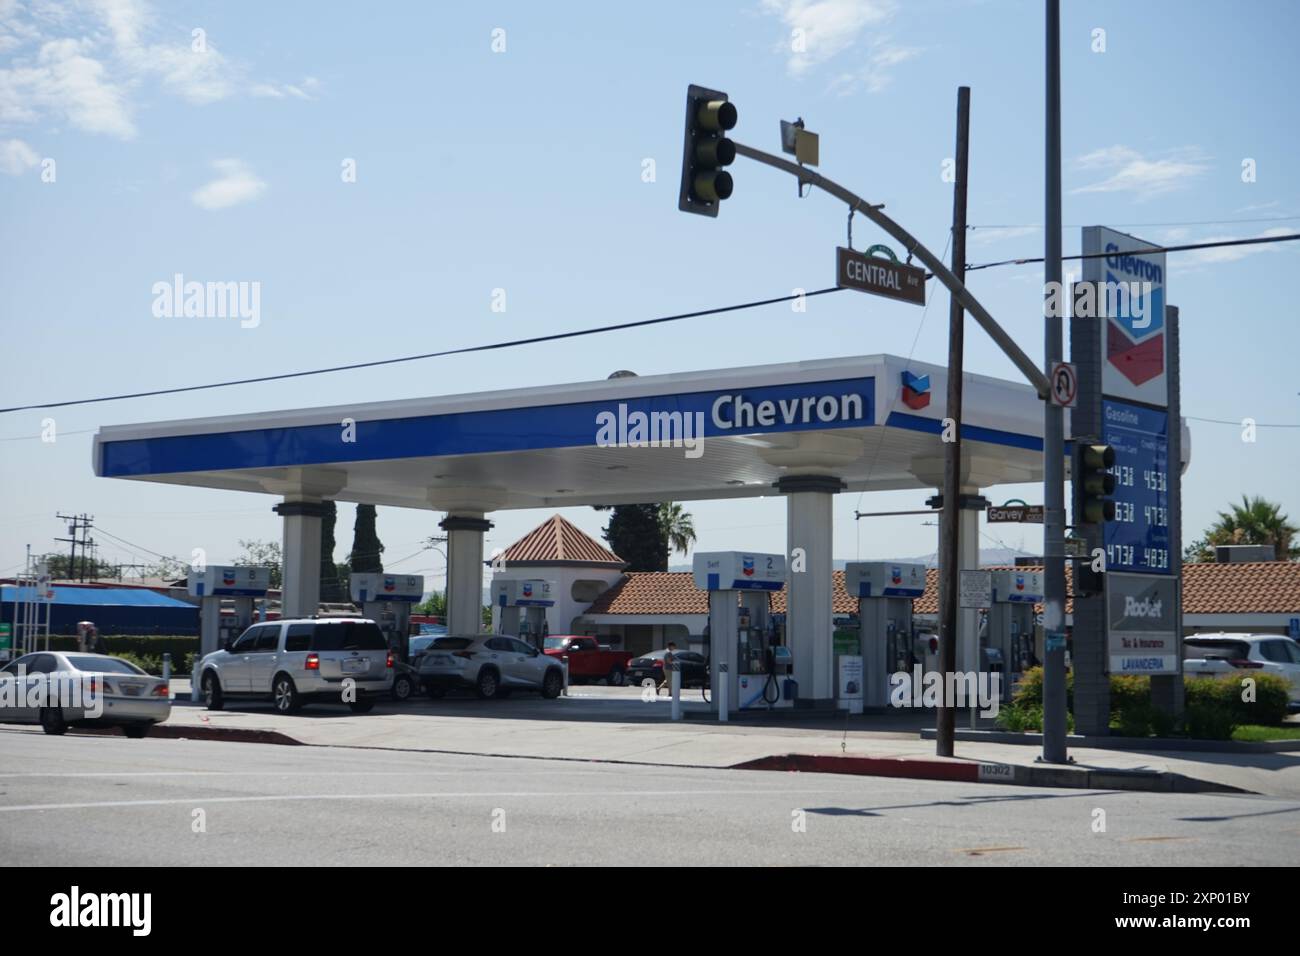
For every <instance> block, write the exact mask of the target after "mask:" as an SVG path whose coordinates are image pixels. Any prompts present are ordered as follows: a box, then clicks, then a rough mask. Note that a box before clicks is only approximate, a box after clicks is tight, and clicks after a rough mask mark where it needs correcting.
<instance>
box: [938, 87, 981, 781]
mask: <svg viewBox="0 0 1300 956" xmlns="http://www.w3.org/2000/svg"><path fill="white" fill-rule="evenodd" d="M969 153H970V87H969V86H961V87H958V88H957V155H956V156H955V157H954V158H955V160H956V164H957V168H956V177H957V178H956V181H955V182H954V183H953V192H952V274H953V275H954V276H956V277H957V281H958V282H960V283H962V284H963V285H964V284H965V282H966V183H967V160H968V157H969ZM965 316H966V310H965V308H963V306H962V304H961V300H960V299H958V298H957V296H956V295H955V294H954V295H953V296H952V302H951V304H950V305H949V307H948V409H947V413H946V417H947V418H948V421H946V422H944V438H945V444H944V449H943V510H942V511H941V512H940V517H939V582H940V583H939V593H940V594H941V595H942V602H943V606H942V607H940V609H939V614H940V617H939V621H940V626H939V671H940V673H941V674H945V675H947V674H953V673H955V672H956V670H957V614H958V612H957V594H958V591H959V590H960V585H959V572H958V563H959V561H960V555H961V549H960V547H959V539H958V538H959V531H960V528H961V385H962V351H963V347H964V340H963V333H964V331H965V329H964V319H965ZM949 430H951V440H948V436H949ZM967 666H972V665H971V662H969V661H967ZM974 666H975V668H976V669H978V666H979V665H978V662H976V663H975V664H974ZM945 685H946V686H949V685H947V682H946V681H945ZM956 725H957V711H956V707H955V702H954V701H951V700H949V699H948V698H947V695H944V697H943V699H942V701H941V703H940V706H939V714H938V722H937V725H936V730H935V753H936V754H938V755H939V756H940V757H951V756H952V755H953V738H954V736H955V733H956Z"/></svg>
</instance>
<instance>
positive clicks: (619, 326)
mask: <svg viewBox="0 0 1300 956" xmlns="http://www.w3.org/2000/svg"><path fill="white" fill-rule="evenodd" d="M1297 239H1300V233H1291V234H1288V235H1284V236H1261V237H1257V238H1254V239H1225V240H1220V241H1218V242H1193V243H1184V244H1182V245H1174V246H1147V247H1145V248H1141V249H1127V250H1124V252H1123V253H1122V254H1123V255H1154V254H1157V253H1166V252H1189V251H1193V250H1196V249H1222V248H1228V247H1232V246H1254V245H1266V244H1269V243H1274V242H1294V241H1295V240H1297ZM1108 255H1114V253H1106V252H1097V253H1089V254H1084V255H1077V256H1064V257H1062V258H1063V260H1066V261H1072V260H1079V259H1100V258H1104V257H1106V256H1108ZM1042 261H1043V258H1042V256H1033V257H1024V258H1017V259H1002V260H999V261H997V262H985V263H980V264H977V265H968V266H967V267H966V271H967V272H975V271H977V270H980V269H993V268H996V267H999V266H1012V265H1030V264H1032V263H1038V262H1042ZM932 278H934V273H926V279H927V280H928V279H932ZM842 291H843V288H842V287H840V286H832V287H829V288H825V289H815V290H813V291H812V292H799V293H795V294H792V295H783V296H777V297H775V298H771V299H757V300H754V301H752V302H741V303H739V304H736V305H724V306H720V307H718V308H713V309H700V310H697V311H695V312H681V313H678V314H676V315H663V316H657V317H656V318H653V319H639V320H637V321H634V322H616V323H613V324H611V325H601V326H596V327H595V328H590V329H575V330H572V331H568V332H555V333H552V334H551V335H535V336H531V337H529V338H523V339H508V340H506V341H503V342H489V343H486V344H483V345H467V346H464V347H462V348H458V349H444V350H442V351H440V352H424V353H422V354H419V355H403V356H398V357H397V358H389V359H376V360H374V361H371V362H353V363H351V364H349V365H334V366H330V367H328V368H316V369H304V370H302V371H298V372H281V373H280V374H278V375H260V376H256V377H254V378H239V379H230V380H228V381H224V382H208V383H205V384H203V385H182V386H178V387H176V388H160V389H152V390H150V391H146V392H125V393H122V394H118V395H102V396H99V397H97V398H79V399H72V400H69V401H62V402H39V403H36V404H32V405H14V406H11V407H9V408H0V415H2V414H5V413H7V412H26V411H32V410H35V409H40V408H67V407H70V406H74V405H96V404H100V403H102V402H118V401H125V400H127V399H133V398H154V397H157V396H160V395H177V394H180V393H182V392H200V391H206V390H209V389H214V388H230V387H232V386H235V385H255V384H257V383H259V382H278V381H284V380H286V379H293V378H305V377H307V376H311V375H327V374H329V373H331V372H347V371H353V370H356V369H363V368H378V367H381V366H385V365H397V364H400V363H403V362H418V361H422V360H424V359H431V358H445V357H447V356H450V355H467V354H470V353H473V352H491V351H496V350H500V349H508V348H517V347H519V346H521V345H536V344H539V343H542V342H557V341H560V340H563V339H573V338H580V337H583V336H587V335H600V334H602V333H605V332H617V331H621V330H623V329H635V328H643V327H645V326H650V325H660V324H662V323H665V322H680V321H682V320H684V319H697V318H703V317H705V316H710V315H722V314H725V313H727V312H739V311H742V310H744V309H755V308H759V307H761V306H765V305H775V304H777V303H780V302H793V301H794V300H796V299H800V298H812V297H813V296H819V295H828V294H830V293H832V292H842ZM15 437H17V438H23V437H26V436H15Z"/></svg>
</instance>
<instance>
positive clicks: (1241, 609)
mask: <svg viewBox="0 0 1300 956" xmlns="http://www.w3.org/2000/svg"><path fill="white" fill-rule="evenodd" d="M1252 612H1253V613H1256V614H1295V613H1297V612H1300V564H1297V563H1296V562H1294V561H1260V562H1252V563H1245V562H1243V563H1241V564H1185V565H1183V613H1184V614H1243V613H1252Z"/></svg>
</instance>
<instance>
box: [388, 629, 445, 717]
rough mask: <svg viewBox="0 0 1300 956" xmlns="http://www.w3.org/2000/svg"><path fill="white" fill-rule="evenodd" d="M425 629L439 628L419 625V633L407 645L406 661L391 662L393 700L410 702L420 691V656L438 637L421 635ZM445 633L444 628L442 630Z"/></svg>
mask: <svg viewBox="0 0 1300 956" xmlns="http://www.w3.org/2000/svg"><path fill="white" fill-rule="evenodd" d="M426 627H441V625H437V624H424V625H421V633H420V634H419V635H418V636H416V637H412V638H411V639H410V643H409V644H408V645H407V648H406V650H407V654H408V655H409V656H408V657H407V660H406V661H394V662H393V700H399V701H400V700H410V699H411V698H412V697H414V696H415V695H416V694H417V693H419V691H420V689H421V686H422V685H421V684H420V671H419V667H420V655H422V654H423V653H424V652H425V651H426V650H428V649H429V645H430V644H432V643H433V642H434V640H435V638H436V637H438V636H440V635H435V634H426V633H423V630H424V628H426ZM443 633H444V634H445V633H446V628H443Z"/></svg>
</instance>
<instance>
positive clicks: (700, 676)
mask: <svg viewBox="0 0 1300 956" xmlns="http://www.w3.org/2000/svg"><path fill="white" fill-rule="evenodd" d="M667 653H668V650H667V649H666V648H665V649H663V650H658V651H651V652H650V653H649V654H645V655H643V656H641V657H638V658H636V659H635V660H633V661H632V662H631V663H630V664H628V666H627V682H628V683H629V684H640V683H642V682H644V681H646V680H652V681H654V682H655V683H656V684H658V683H660V682H661V681H662V680H663V679H664V655H665V654H667ZM673 658H674V659H675V660H676V661H677V666H678V668H679V669H680V670H681V672H682V686H683V687H708V686H709V659H708V658H707V657H705V656H704V655H703V654H700V653H698V652H696V651H682V650H678V651H673Z"/></svg>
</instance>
